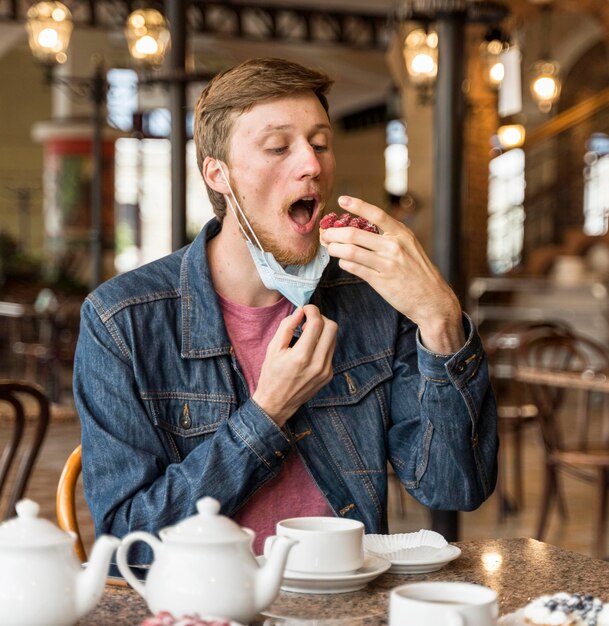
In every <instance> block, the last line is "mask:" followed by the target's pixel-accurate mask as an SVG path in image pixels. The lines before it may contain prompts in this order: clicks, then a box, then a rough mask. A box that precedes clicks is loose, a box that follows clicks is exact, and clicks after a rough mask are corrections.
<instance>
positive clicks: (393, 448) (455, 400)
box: [74, 219, 497, 562]
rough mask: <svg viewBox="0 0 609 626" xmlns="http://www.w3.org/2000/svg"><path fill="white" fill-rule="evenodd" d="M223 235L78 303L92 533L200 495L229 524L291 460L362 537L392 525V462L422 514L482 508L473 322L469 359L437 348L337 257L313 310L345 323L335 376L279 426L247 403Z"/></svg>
mask: <svg viewBox="0 0 609 626" xmlns="http://www.w3.org/2000/svg"><path fill="white" fill-rule="evenodd" d="M219 229H220V225H219V223H218V222H217V221H216V220H215V219H214V220H212V221H211V222H209V223H208V224H207V225H206V226H205V227H204V228H203V230H202V231H201V233H200V234H199V235H198V237H197V238H196V239H195V241H194V242H193V243H192V244H190V245H189V246H187V247H185V248H183V249H182V250H179V251H177V252H175V253H173V254H171V255H169V256H167V257H165V258H163V259H160V260H158V261H155V262H153V263H150V264H148V265H146V266H143V267H141V268H139V269H137V270H134V271H132V272H129V273H126V274H123V275H121V276H118V277H116V278H114V279H112V280H110V281H108V282H106V283H104V284H103V285H101V286H100V287H99V288H98V289H96V290H95V291H94V292H93V293H92V294H90V295H89V296H88V298H87V299H86V301H85V303H84V304H83V308H82V313H81V330H80V336H79V340H78V346H77V350H76V358H75V370H74V392H75V400H76V405H77V409H78V412H79V415H80V418H81V422H82V446H83V478H84V488H85V494H86V498H87V502H88V505H89V507H90V509H91V512H92V515H93V519H94V522H95V528H96V532H97V533H98V534H99V533H102V532H105V533H111V534H113V535H116V536H119V537H120V536H123V535H125V534H126V533H127V532H130V531H133V530H136V529H143V530H149V531H151V532H158V530H159V529H161V528H162V527H164V526H167V525H171V524H175V523H176V522H177V521H178V520H180V519H182V518H184V517H186V516H188V515H192V514H193V513H195V511H196V509H195V503H196V501H197V500H198V499H199V498H201V497H203V496H213V497H214V498H217V499H218V500H219V501H220V502H221V505H222V509H221V511H222V513H223V514H225V515H229V516H230V515H232V514H234V513H235V512H236V511H237V510H239V508H240V507H242V506H243V504H244V503H245V502H247V501H248V499H249V498H250V497H251V496H252V495H253V494H254V493H255V492H256V491H257V490H258V489H259V488H260V487H261V486H262V485H263V484H264V483H266V482H267V481H268V480H270V479H272V478H273V477H274V476H276V475H277V474H278V473H279V472H280V471H281V468H282V466H283V464H284V462H285V459H286V457H287V456H288V454H299V455H300V456H301V458H302V460H303V461H304V464H305V466H306V468H307V470H308V471H309V473H310V475H311V477H312V479H313V481H314V482H315V483H316V484H317V486H318V488H319V489H320V490H321V492H322V494H323V495H324V496H325V498H326V500H327V501H328V503H329V505H330V506H331V508H332V509H333V510H334V512H335V513H336V515H339V516H344V517H349V518H354V519H359V520H361V521H362V522H364V524H365V527H366V531H367V532H387V461H388V460H389V461H390V462H391V464H392V465H393V468H394V470H395V472H396V474H397V476H398V477H399V479H400V480H401V482H402V483H403V485H404V486H405V487H406V489H407V490H408V491H409V492H410V493H411V494H412V495H413V496H414V497H415V498H416V499H417V500H419V501H420V502H422V503H423V504H425V505H427V506H428V507H430V508H441V509H456V510H471V509H474V508H476V507H478V506H479V505H480V504H481V503H482V502H483V501H484V500H485V499H486V498H487V497H488V496H489V495H490V494H491V492H492V491H493V488H494V485H495V479H496V472H497V466H496V457H497V428H496V410H495V401H494V397H493V394H492V391H491V388H490V385H489V378H488V370H487V362H486V356H485V354H484V350H483V348H482V344H481V341H480V338H479V336H478V335H477V333H476V332H475V329H474V328H473V325H472V323H471V322H470V321H469V318H468V317H467V316H465V315H464V318H463V319H464V329H465V334H466V338H467V341H466V344H465V345H464V346H463V347H462V348H461V350H459V352H457V353H456V354H454V355H438V354H433V353H432V352H430V351H428V350H427V349H426V348H425V347H424V346H423V345H422V344H421V342H420V341H419V338H418V335H417V327H416V326H415V325H414V324H413V323H412V322H411V321H410V320H409V319H407V318H405V317H404V316H403V315H401V314H400V313H398V312H397V311H395V310H394V309H393V308H392V307H391V306H390V305H388V304H387V303H386V302H385V301H384V300H383V299H382V298H381V297H380V296H378V295H377V294H376V293H375V292H374V291H373V290H372V288H371V287H370V286H369V285H368V284H367V283H365V282H363V281H361V280H360V279H358V278H356V277H355V276H352V275H350V274H347V273H345V272H344V271H342V270H340V268H339V267H338V264H337V263H336V262H335V260H333V261H332V262H331V263H330V265H329V266H328V267H327V268H326V271H325V273H324V276H323V278H322V280H321V282H320V284H319V287H318V288H317V290H316V292H315V294H314V295H313V298H312V300H311V302H312V304H315V305H317V306H318V307H319V308H320V310H321V312H322V313H323V315H325V316H326V317H328V318H330V319H332V320H335V321H336V322H337V323H338V337H337V342H336V349H335V353H334V358H333V369H334V377H333V379H332V381H331V382H330V383H328V384H327V385H326V386H325V387H323V388H322V389H321V390H320V391H319V392H318V393H317V394H316V395H315V396H314V397H313V398H312V399H311V400H309V401H308V402H307V403H306V404H304V405H303V406H302V407H301V408H300V409H299V410H298V411H297V412H296V413H295V414H294V415H293V416H292V417H291V418H290V419H289V420H288V421H287V423H286V425H285V427H284V428H279V427H278V426H277V425H276V424H275V423H274V422H273V421H272V420H271V419H270V418H269V416H268V415H266V414H265V412H264V411H263V410H262V409H261V408H260V407H259V406H258V405H257V404H256V403H255V402H254V401H253V400H252V399H251V398H250V396H249V392H248V390H247V385H246V383H245V381H244V379H243V376H242V374H241V372H240V370H239V365H238V363H237V362H236V359H235V356H234V351H233V349H232V347H231V345H230V342H229V339H228V336H227V333H226V329H225V326H224V322H223V318H222V313H221V309H220V305H219V303H218V300H217V297H216V293H215V291H214V286H213V284H212V281H211V275H210V269H209V266H208V261H207V256H206V251H205V247H206V244H207V241H208V240H209V239H211V238H212V237H213V236H214V235H215V234H217V233H218V232H219ZM146 558H147V556H146V553H145V550H142V551H141V552H140V554H139V556H138V555H136V556H135V561H134V562H137V561H138V560H145V559H146Z"/></svg>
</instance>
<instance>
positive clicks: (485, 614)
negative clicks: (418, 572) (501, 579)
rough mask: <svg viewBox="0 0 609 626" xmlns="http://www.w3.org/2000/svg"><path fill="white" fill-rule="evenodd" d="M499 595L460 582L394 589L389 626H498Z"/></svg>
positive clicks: (422, 584)
mask: <svg viewBox="0 0 609 626" xmlns="http://www.w3.org/2000/svg"><path fill="white" fill-rule="evenodd" d="M498 615H499V607H498V604H497V594H496V593H495V592H494V591H493V590H492V589H489V588H488V587H484V586H482V585H474V584H471V583H459V582H422V583H412V584H409V585H402V586H401V587H396V588H395V589H392V591H391V595H390V599H389V626H430V624H433V625H434V626H496V624H497V617H498Z"/></svg>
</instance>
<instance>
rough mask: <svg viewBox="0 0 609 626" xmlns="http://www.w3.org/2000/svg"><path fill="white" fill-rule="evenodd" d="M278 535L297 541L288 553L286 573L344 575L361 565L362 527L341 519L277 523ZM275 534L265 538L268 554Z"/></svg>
mask: <svg viewBox="0 0 609 626" xmlns="http://www.w3.org/2000/svg"><path fill="white" fill-rule="evenodd" d="M276 533H277V535H284V536H287V537H291V538H292V539H297V540H298V543H297V544H296V545H294V546H293V547H292V549H291V550H290V553H289V554H288V561H287V563H286V566H285V567H286V571H287V570H289V571H291V572H299V573H302V574H343V573H349V572H355V571H357V570H358V569H359V568H360V567H361V566H362V565H363V564H364V547H363V539H364V525H363V524H362V522H358V521H357V520H351V519H343V518H340V517H294V518H291V519H285V520H282V521H281V522H278V523H277V526H276ZM275 537H276V535H272V536H271V537H267V539H266V541H265V542H264V554H265V556H266V555H267V554H268V553H269V550H270V547H271V545H272V543H273V541H274V540H275Z"/></svg>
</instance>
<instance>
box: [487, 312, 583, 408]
mask: <svg viewBox="0 0 609 626" xmlns="http://www.w3.org/2000/svg"><path fill="white" fill-rule="evenodd" d="M572 334H573V331H572V329H571V326H570V325H568V324H567V323H566V322H562V321H560V320H556V321H554V320H548V321H542V320H539V321H516V322H511V323H510V324H506V325H505V326H503V327H502V328H500V329H499V330H497V331H496V332H494V333H493V334H491V335H490V336H489V337H488V338H487V339H486V340H485V342H484V347H485V350H486V353H487V357H488V362H489V371H490V376H491V382H492V385H493V389H494V391H495V394H496V396H497V400H498V402H499V403H500V404H503V403H510V402H515V401H517V402H518V403H519V404H525V403H526V402H527V400H526V399H524V398H523V393H522V390H523V387H522V385H521V384H520V383H518V382H517V381H516V378H515V375H516V367H517V365H518V359H519V356H518V355H519V352H520V350H521V348H522V346H523V345H525V344H526V343H527V342H529V341H531V340H532V339H534V338H535V337H541V336H544V335H572Z"/></svg>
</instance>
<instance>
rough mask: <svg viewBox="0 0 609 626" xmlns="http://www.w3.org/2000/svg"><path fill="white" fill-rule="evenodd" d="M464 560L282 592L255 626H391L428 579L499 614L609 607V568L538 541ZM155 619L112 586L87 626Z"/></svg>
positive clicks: (478, 544)
mask: <svg viewBox="0 0 609 626" xmlns="http://www.w3.org/2000/svg"><path fill="white" fill-rule="evenodd" d="M456 545H458V546H459V547H460V548H461V551H462V555H461V556H460V557H459V558H458V559H456V560H455V561H452V562H451V563H449V564H448V565H447V566H446V567H444V568H443V569H441V570H439V571H437V572H433V573H429V574H415V575H412V574H411V575H403V574H402V575H395V574H389V573H385V574H383V575H381V576H380V577H379V578H377V579H376V580H374V581H372V582H371V583H369V584H368V586H367V587H365V588H364V589H362V590H360V591H355V592H351V593H339V594H325V595H321V594H320V595H311V594H301V593H287V592H281V593H280V594H279V596H278V597H277V598H276V600H275V602H274V603H273V604H272V605H271V607H269V609H268V610H266V611H265V612H264V613H265V614H264V615H262V616H259V618H258V619H257V620H255V621H254V622H252V626H281V625H285V626H288V625H289V626H347V625H349V626H386V624H387V610H388V606H389V592H390V591H391V589H392V588H393V587H397V586H399V585H403V584H406V583H408V582H415V581H421V580H450V581H463V582H472V583H479V584H482V585H486V586H488V587H491V588H492V589H494V590H495V591H496V592H497V596H498V599H499V605H500V615H505V614H507V613H512V612H514V611H516V610H517V609H519V608H520V607H522V606H524V605H525V604H526V603H527V602H529V600H530V599H532V598H534V597H536V596H539V595H541V594H543V593H555V592H557V591H568V592H571V593H576V592H584V593H592V594H593V595H595V596H598V597H600V598H601V599H602V600H603V601H605V602H609V563H606V562H605V561H600V560H596V559H592V558H590V557H587V556H584V555H582V554H578V553H576V552H570V551H567V550H563V549H561V548H557V547H555V546H552V545H550V544H547V543H542V542H540V541H536V540H534V539H496V540H481V541H464V542H459V543H457V544H456ZM148 615H149V612H148V610H147V608H146V604H145V602H144V601H143V600H142V598H141V597H140V596H139V595H138V594H137V593H136V592H135V591H133V590H131V589H128V588H120V587H106V590H105V593H104V596H103V598H102V600H101V603H100V604H99V605H98V607H97V608H96V609H95V610H94V611H93V612H92V613H90V614H89V615H88V616H87V617H85V618H84V619H82V620H81V621H80V622H79V625H80V626H116V624H121V625H122V626H138V625H139V623H140V622H141V621H142V620H143V619H144V618H145V617H147V616H148Z"/></svg>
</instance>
